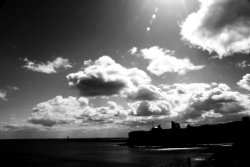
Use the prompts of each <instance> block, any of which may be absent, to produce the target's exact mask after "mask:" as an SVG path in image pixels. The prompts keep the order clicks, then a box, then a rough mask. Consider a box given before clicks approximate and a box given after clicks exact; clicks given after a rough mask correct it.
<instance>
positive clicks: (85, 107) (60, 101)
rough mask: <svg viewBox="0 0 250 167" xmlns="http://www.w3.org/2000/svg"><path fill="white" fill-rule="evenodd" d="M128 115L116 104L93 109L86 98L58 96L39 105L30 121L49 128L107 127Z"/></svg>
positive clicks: (110, 103)
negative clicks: (59, 126) (63, 126)
mask: <svg viewBox="0 0 250 167" xmlns="http://www.w3.org/2000/svg"><path fill="white" fill-rule="evenodd" d="M127 115H128V113H127V111H126V110H124V109H123V108H122V107H121V106H119V105H117V104H116V103H115V102H112V101H109V102H107V106H104V107H96V108H94V107H92V106H90V105H89V102H88V99H86V98H84V97H80V98H76V97H71V96H69V97H67V98H63V97H62V96H57V97H55V98H53V99H50V100H48V101H45V102H42V103H39V104H37V105H36V106H35V107H34V108H33V110H32V113H31V116H30V117H29V119H28V121H29V122H30V123H33V124H39V125H43V126H47V127H52V126H56V125H63V124H68V125H79V126H90V125H99V124H100V125H105V124H116V123H119V122H121V121H122V118H123V117H126V116H127Z"/></svg>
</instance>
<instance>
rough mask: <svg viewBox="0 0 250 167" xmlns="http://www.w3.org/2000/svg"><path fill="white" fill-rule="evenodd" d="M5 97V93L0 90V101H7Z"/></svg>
mask: <svg viewBox="0 0 250 167" xmlns="http://www.w3.org/2000/svg"><path fill="white" fill-rule="evenodd" d="M6 96H7V92H6V91H4V90H0V99H1V100H3V101H7V98H6Z"/></svg>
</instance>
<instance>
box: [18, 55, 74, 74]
mask: <svg viewBox="0 0 250 167" xmlns="http://www.w3.org/2000/svg"><path fill="white" fill-rule="evenodd" d="M24 61H25V63H26V64H25V65H24V66H23V68H26V69H28V70H31V71H35V72H41V73H45V74H53V73H54V74H55V73H58V70H59V69H68V68H72V65H71V63H70V62H69V60H68V59H64V58H61V57H57V58H56V59H55V60H54V61H47V62H46V63H36V62H33V61H30V60H28V58H25V59H24Z"/></svg>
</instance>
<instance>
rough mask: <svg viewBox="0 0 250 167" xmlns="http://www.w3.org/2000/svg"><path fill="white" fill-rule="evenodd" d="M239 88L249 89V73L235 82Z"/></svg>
mask: <svg viewBox="0 0 250 167" xmlns="http://www.w3.org/2000/svg"><path fill="white" fill-rule="evenodd" d="M237 84H238V85H239V86H240V87H241V88H244V89H246V90H248V91H250V74H246V75H244V76H243V77H242V79H241V80H240V81H239V82H238V83H237Z"/></svg>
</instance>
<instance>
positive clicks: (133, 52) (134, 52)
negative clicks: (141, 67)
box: [128, 47, 138, 55]
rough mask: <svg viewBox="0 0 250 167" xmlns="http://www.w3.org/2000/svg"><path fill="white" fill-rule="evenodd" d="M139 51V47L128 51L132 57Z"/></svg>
mask: <svg viewBox="0 0 250 167" xmlns="http://www.w3.org/2000/svg"><path fill="white" fill-rule="evenodd" d="M137 51H138V48H137V47H132V48H131V49H129V50H128V53H130V54H131V55H134V54H136V53H137Z"/></svg>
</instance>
